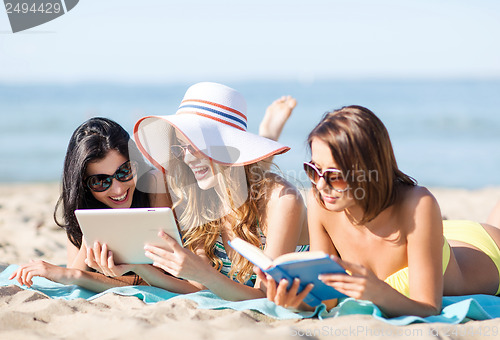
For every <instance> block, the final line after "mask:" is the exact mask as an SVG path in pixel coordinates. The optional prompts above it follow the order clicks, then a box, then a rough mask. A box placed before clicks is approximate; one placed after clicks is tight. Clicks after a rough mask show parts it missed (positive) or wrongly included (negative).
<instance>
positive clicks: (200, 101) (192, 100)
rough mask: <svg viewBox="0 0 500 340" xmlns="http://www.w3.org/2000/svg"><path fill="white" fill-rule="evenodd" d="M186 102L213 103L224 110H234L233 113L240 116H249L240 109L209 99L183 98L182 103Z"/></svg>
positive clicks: (244, 117)
mask: <svg viewBox="0 0 500 340" xmlns="http://www.w3.org/2000/svg"><path fill="white" fill-rule="evenodd" d="M184 102H198V103H203V104H208V105H213V106H216V107H218V108H221V109H224V110H227V111H229V112H232V113H236V114H237V115H239V116H240V117H242V118H243V119H245V120H247V117H246V116H245V115H244V114H243V113H241V112H240V111H238V110H235V109H232V108H230V107H227V106H224V105H221V104H216V103H212V102H209V101H206V100H201V99H186V100H183V101H182V102H181V105H182V103H184Z"/></svg>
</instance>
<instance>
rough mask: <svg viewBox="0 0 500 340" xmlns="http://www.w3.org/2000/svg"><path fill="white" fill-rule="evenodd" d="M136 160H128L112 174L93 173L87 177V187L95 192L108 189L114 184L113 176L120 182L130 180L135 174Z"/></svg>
mask: <svg viewBox="0 0 500 340" xmlns="http://www.w3.org/2000/svg"><path fill="white" fill-rule="evenodd" d="M136 166H137V164H136V163H135V162H131V161H126V162H125V163H123V164H122V165H120V166H119V167H118V169H116V171H115V173H114V174H112V175H92V176H89V177H87V178H86V179H85V183H86V184H87V187H88V188H89V189H90V190H92V191H95V192H102V191H106V190H108V189H109V187H111V184H113V178H115V179H116V180H117V181H120V182H128V181H130V180H131V179H132V178H134V176H135V168H136Z"/></svg>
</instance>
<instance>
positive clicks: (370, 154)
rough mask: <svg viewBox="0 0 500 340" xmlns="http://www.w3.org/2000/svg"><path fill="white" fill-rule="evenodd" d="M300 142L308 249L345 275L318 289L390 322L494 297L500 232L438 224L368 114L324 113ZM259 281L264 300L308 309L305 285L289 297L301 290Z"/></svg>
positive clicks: (428, 200)
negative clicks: (304, 150)
mask: <svg viewBox="0 0 500 340" xmlns="http://www.w3.org/2000/svg"><path fill="white" fill-rule="evenodd" d="M308 143H309V147H310V148H311V154H312V155H311V161H310V162H307V163H305V164H304V168H305V171H306V173H307V175H308V176H309V178H310V180H311V182H312V184H313V186H312V190H311V191H310V193H309V195H308V214H307V215H308V224H309V233H310V241H311V250H312V251H315V250H319V251H323V252H326V253H328V254H331V255H332V256H334V257H335V258H336V259H337V260H338V262H339V263H340V264H341V265H342V266H343V267H344V268H345V269H346V270H348V272H349V273H350V274H351V275H342V274H325V275H320V279H321V280H322V281H323V282H324V283H326V284H327V285H330V286H332V287H334V288H335V289H337V290H338V291H340V292H341V293H344V294H346V295H347V296H350V297H353V298H356V299H363V300H370V301H372V302H373V303H375V304H376V305H377V306H378V307H379V308H380V309H381V310H382V311H383V312H384V313H385V314H386V315H388V316H399V315H418V316H429V315H434V314H438V313H440V310H441V300H442V296H443V295H468V294H491V295H493V294H498V293H499V292H500V288H499V272H500V251H499V248H498V245H499V244H500V229H497V228H495V227H493V226H490V225H481V224H479V223H475V222H470V221H444V222H443V221H442V218H441V212H440V209H439V205H438V203H437V201H436V199H435V198H434V196H433V195H432V194H431V193H430V192H429V191H428V190H427V189H426V188H424V187H420V186H417V185H416V182H415V180H414V179H413V178H411V177H409V176H408V175H406V174H404V173H403V172H402V171H400V170H399V169H398V166H397V164H396V160H395V157H394V152H393V149H392V145H391V141H390V139H389V135H388V132H387V130H386V128H385V126H384V125H383V123H382V122H381V121H380V120H379V118H377V117H376V116H375V115H374V114H373V113H372V112H371V111H370V110H368V109H366V108H364V107H360V106H348V107H344V108H342V109H340V110H337V111H334V112H331V113H328V114H326V115H325V116H324V118H323V119H322V121H321V122H320V123H319V124H318V125H317V126H316V127H315V128H314V130H313V131H312V132H311V133H310V135H309V138H308ZM257 271H258V270H257ZM258 274H259V277H260V278H261V279H262V280H263V281H264V283H265V284H266V285H267V287H268V289H267V294H268V298H269V299H270V300H272V301H274V302H275V303H277V304H279V305H282V306H286V307H294V308H307V307H308V306H306V305H305V304H304V303H303V302H302V300H303V298H304V297H305V295H307V293H308V292H309V291H310V289H311V287H306V288H305V289H304V290H302V291H301V292H299V293H298V294H297V292H298V287H299V284H300V282H294V284H293V285H292V286H291V288H290V290H289V291H287V284H288V282H286V281H282V282H280V283H279V284H276V283H275V282H274V281H273V280H272V278H270V277H266V276H264V274H263V273H262V272H260V271H258ZM335 303H336V301H327V306H330V307H331V306H333V305H334V304H335Z"/></svg>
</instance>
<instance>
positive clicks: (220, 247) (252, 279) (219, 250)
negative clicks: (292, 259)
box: [214, 230, 309, 287]
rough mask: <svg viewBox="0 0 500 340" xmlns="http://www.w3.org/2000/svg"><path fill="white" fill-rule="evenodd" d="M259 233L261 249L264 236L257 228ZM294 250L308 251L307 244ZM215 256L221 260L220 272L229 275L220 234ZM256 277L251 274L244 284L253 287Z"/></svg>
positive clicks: (228, 266) (229, 268) (229, 269)
mask: <svg viewBox="0 0 500 340" xmlns="http://www.w3.org/2000/svg"><path fill="white" fill-rule="evenodd" d="M259 234H260V241H261V246H260V248H261V249H262V250H263V249H264V246H265V244H266V236H264V234H263V233H262V232H261V231H260V230H259ZM295 251H296V252H303V251H309V245H308V244H306V245H302V246H297V247H296V248H295ZM214 254H215V256H217V257H218V258H219V259H221V261H222V268H221V270H220V272H221V273H222V274H224V275H226V276H227V277H229V272H230V271H231V260H230V259H229V257H228V256H227V253H226V248H225V247H224V242H223V241H222V236H221V235H219V237H218V239H217V241H216V242H215V250H214ZM235 277H236V275H235V276H234V277H233V280H234V279H235ZM256 279H257V275H256V274H253V275H252V276H251V277H250V279H249V280H248V281H247V282H245V285H247V286H251V287H253V286H254V284H255V280H256Z"/></svg>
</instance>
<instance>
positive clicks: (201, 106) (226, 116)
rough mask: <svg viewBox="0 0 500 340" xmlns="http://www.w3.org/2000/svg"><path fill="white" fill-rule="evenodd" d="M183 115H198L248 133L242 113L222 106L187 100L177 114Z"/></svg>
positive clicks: (245, 118)
mask: <svg viewBox="0 0 500 340" xmlns="http://www.w3.org/2000/svg"><path fill="white" fill-rule="evenodd" d="M183 113H190V114H196V115H199V116H202V117H206V118H209V119H213V120H215V121H217V122H219V123H223V124H226V125H228V126H231V127H234V128H237V129H239V130H242V131H247V117H246V116H245V115H244V114H243V113H242V112H240V111H238V110H235V109H233V108H230V107H227V106H224V105H221V104H217V103H213V102H209V101H206V100H201V99H186V100H183V101H182V102H181V105H180V106H179V109H177V112H176V114H183Z"/></svg>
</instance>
